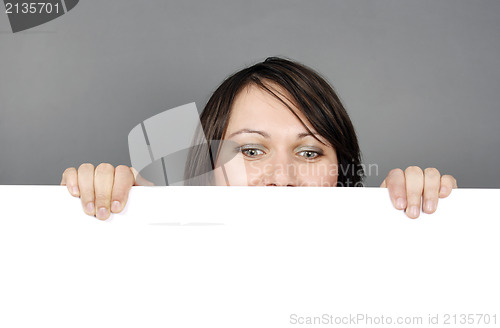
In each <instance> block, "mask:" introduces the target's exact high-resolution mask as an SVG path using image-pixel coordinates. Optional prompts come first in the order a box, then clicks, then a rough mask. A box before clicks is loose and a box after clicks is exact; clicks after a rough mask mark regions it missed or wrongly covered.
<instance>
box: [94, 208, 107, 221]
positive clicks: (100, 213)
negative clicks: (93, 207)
mask: <svg viewBox="0 0 500 328" xmlns="http://www.w3.org/2000/svg"><path fill="white" fill-rule="evenodd" d="M107 217H108V209H107V208H105V207H101V208H100V209H99V210H98V211H97V218H98V219H99V220H103V219H105V218H107Z"/></svg>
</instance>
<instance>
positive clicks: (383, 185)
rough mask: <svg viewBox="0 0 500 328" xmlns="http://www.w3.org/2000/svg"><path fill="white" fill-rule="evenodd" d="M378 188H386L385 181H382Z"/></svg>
mask: <svg viewBox="0 0 500 328" xmlns="http://www.w3.org/2000/svg"><path fill="white" fill-rule="evenodd" d="M379 188H387V182H386V180H385V179H384V181H382V183H381V184H380V187H379Z"/></svg>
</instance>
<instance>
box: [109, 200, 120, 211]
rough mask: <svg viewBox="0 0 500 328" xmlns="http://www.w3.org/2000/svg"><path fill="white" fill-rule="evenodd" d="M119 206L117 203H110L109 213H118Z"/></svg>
mask: <svg viewBox="0 0 500 328" xmlns="http://www.w3.org/2000/svg"><path fill="white" fill-rule="evenodd" d="M121 207H122V206H121V204H120V202H119V201H117V200H115V201H114V202H112V203H111V211H112V212H119V211H120V209H121Z"/></svg>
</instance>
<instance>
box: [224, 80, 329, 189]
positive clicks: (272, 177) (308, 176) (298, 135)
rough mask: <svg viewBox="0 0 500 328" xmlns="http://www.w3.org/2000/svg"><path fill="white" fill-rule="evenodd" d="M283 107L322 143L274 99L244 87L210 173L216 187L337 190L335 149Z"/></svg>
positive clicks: (236, 99) (267, 94)
mask: <svg viewBox="0 0 500 328" xmlns="http://www.w3.org/2000/svg"><path fill="white" fill-rule="evenodd" d="M278 90H279V89H278ZM284 100H285V101H287V100H286V99H284ZM287 103H288V105H289V106H290V107H291V108H292V109H293V110H294V112H295V113H296V114H297V115H298V116H299V117H300V119H301V120H302V122H304V123H305V124H306V125H307V127H308V128H309V130H310V131H311V132H312V133H313V134H315V136H316V137H317V138H318V139H319V140H321V141H322V142H323V143H321V142H319V141H318V140H316V139H315V138H314V137H313V136H312V135H311V134H310V133H309V132H308V131H307V130H306V129H305V128H304V126H303V125H302V123H301V122H300V121H299V120H298V119H297V117H295V115H294V114H293V113H292V112H290V110H289V109H288V108H287V107H286V106H285V105H284V104H283V103H282V102H280V101H279V100H278V99H277V98H275V97H274V96H272V95H271V94H269V93H268V92H266V91H265V90H262V89H261V88H259V87H257V86H255V85H249V86H247V87H246V88H244V89H243V90H242V91H241V92H240V93H239V94H238V95H237V97H236V98H235V101H234V103H233V107H232V109H231V117H230V120H229V123H228V127H227V130H226V133H225V138H224V142H223V146H222V147H221V149H222V150H221V152H220V153H219V156H218V160H217V166H219V167H218V168H217V169H216V170H215V183H216V185H224V186H225V185H232V186H242V185H243V186H330V187H334V186H336V184H337V176H338V170H337V167H338V165H337V155H336V153H335V149H333V147H332V146H331V145H330V144H329V143H328V142H327V141H326V140H325V139H324V138H323V137H321V136H320V135H318V134H316V131H314V129H313V128H312V126H311V125H310V123H309V122H308V121H307V119H306V118H305V116H304V115H303V114H302V113H301V112H300V111H299V110H298V109H297V108H296V107H295V106H294V105H293V104H292V103H290V102H288V101H287ZM221 158H222V159H223V160H221ZM224 158H225V159H229V160H228V161H227V160H224Z"/></svg>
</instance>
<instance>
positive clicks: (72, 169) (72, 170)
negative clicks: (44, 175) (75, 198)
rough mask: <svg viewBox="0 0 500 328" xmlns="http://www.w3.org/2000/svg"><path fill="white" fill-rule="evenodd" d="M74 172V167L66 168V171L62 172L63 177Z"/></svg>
mask: <svg viewBox="0 0 500 328" xmlns="http://www.w3.org/2000/svg"><path fill="white" fill-rule="evenodd" d="M75 171H76V169H75V168H74V167H68V168H67V169H66V170H64V172H63V175H65V174H66V175H67V174H70V173H72V172H75Z"/></svg>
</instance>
